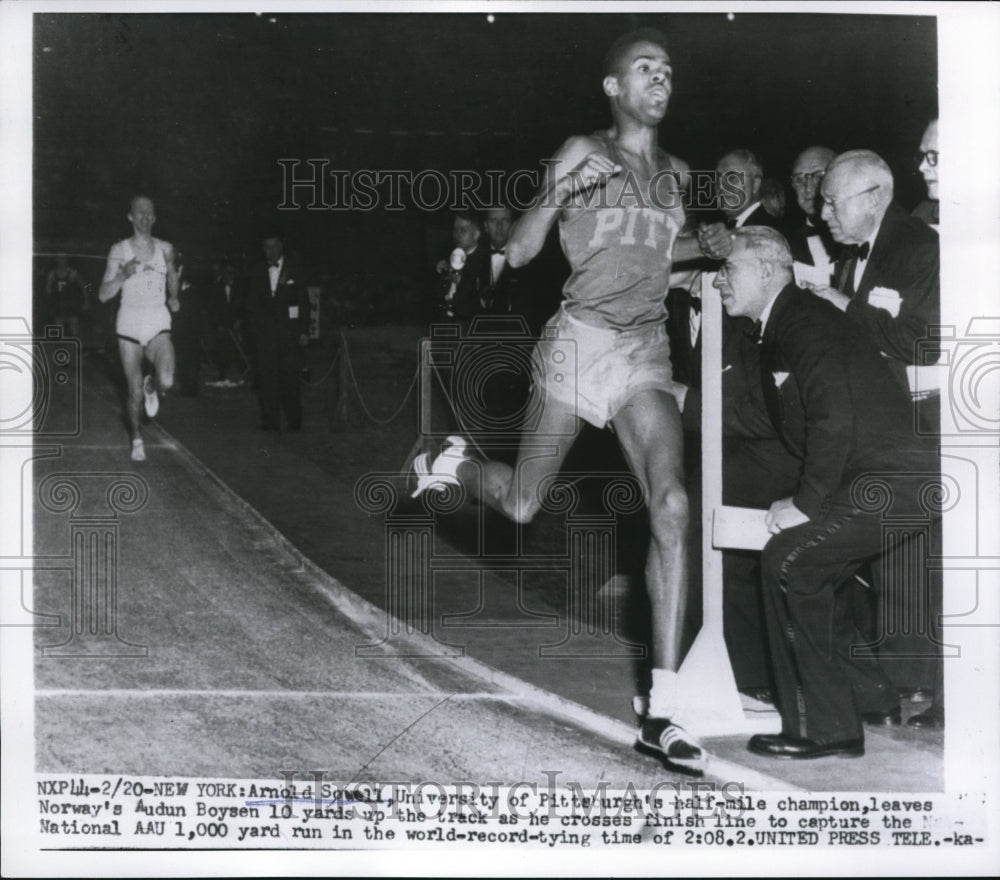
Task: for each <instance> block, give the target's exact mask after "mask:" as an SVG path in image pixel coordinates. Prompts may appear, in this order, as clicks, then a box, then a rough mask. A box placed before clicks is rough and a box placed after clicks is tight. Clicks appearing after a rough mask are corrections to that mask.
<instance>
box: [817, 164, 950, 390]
mask: <svg viewBox="0 0 1000 880" xmlns="http://www.w3.org/2000/svg"><path fill="white" fill-rule="evenodd" d="M892 196H893V180H892V172H891V171H890V170H889V166H888V165H886V163H885V162H884V161H882V159H881V158H879V156H877V155H876V154H875V153H873V152H871V151H870V150H852V151H850V152H847V153H841V154H840V155H839V156H837V157H836V158H835V159H834V160H833V161H832V162H831V163H830V165H829V166H828V167H827V169H826V175H825V176H824V178H823V182H822V184H821V185H820V197H821V199H822V203H823V208H822V212H821V217H822V219H823V220H824V221H825V222H826V224H827V225H828V226H829V227H830V233H831V234H832V235H833V237H834V239H835V240H836V241H838V242H840V243H841V244H843V245H846V246H847V247H846V248H845V249H844V250H845V252H844V254H843V256H842V257H841V258H840V259H839V260H838V262H837V264H836V267H835V270H834V278H835V283H834V285H833V287H819V286H811V287H810V289H811V290H812V291H813V293H815V294H816V295H817V296H820V297H822V298H823V299H825V300H827V301H828V302H831V303H833V305H835V306H836V307H837V308H839V309H840V310H841V311H844V312H846V313H847V315H848V316H849V317H850V318H851V319H852V320H854V321H855V322H856V323H857V324H858V325H859V326H861V327H863V328H864V329H865V330H866V331H867V334H868V337H869V338H870V339H871V340H872V341H873V342H874V343H875V345H876V346H877V347H878V349H879V351H881V352H882V353H883V355H885V356H886V357H887V358H888V359H889V365H890V367H892V371H893V374H894V375H895V377H896V379H897V381H898V382H899V383H900V384H901V385H902V387H903V388H905V389H907V390H909V382H908V380H907V376H906V367H907V365H909V364H913V363H915V362H916V357H917V342H918V341H920V340H923V339H926V338H927V335H928V328H929V327H930V326H931V325H935V324H938V323H939V322H940V266H941V260H940V248H939V244H938V235H937V233H936V232H935V231H934V230H933V229H930V228H928V226H927V225H926V224H925V223H922V222H921V221H919V220H916V219H915V218H913V217H911V216H910V215H909V214H907V213H906V211H904V210H903V209H902V208H901V207H899V206H898V205H896V204H894V203H893V201H892Z"/></svg>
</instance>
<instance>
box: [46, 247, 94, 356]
mask: <svg viewBox="0 0 1000 880" xmlns="http://www.w3.org/2000/svg"><path fill="white" fill-rule="evenodd" d="M45 301H46V306H47V310H46V311H47V315H46V319H47V320H50V321H52V322H53V323H56V324H61V325H62V327H63V330H64V331H65V334H66V336H68V337H71V338H73V339H77V338H79V336H80V316H81V315H82V314H83V312H84V311H85V310H86V308H87V290H86V287H85V285H84V283H83V279H82V278H81V277H80V273H79V272H77V271H76V269H74V268H73V267H72V266H71V265H70V264H69V260H67V259H66V255H65V254H59V256H57V257H56V264H55V266H53V267H52V268H51V269H50V270H49V274H48V275H47V276H46V278H45Z"/></svg>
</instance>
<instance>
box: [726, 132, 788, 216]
mask: <svg viewBox="0 0 1000 880" xmlns="http://www.w3.org/2000/svg"><path fill="white" fill-rule="evenodd" d="M715 174H716V180H717V181H718V192H717V204H718V208H719V210H720V211H721V212H722V213H723V214H724V215H725V218H726V225H727V226H728V227H729V228H730V229H736V228H739V227H740V226H748V225H750V224H753V225H755V226H773V227H775V228H776V229H777V228H779V226H780V221H779V220H778V219H777V218H775V217H773V216H772V215H771V214H769V213H768V211H767V209H766V208H765V207H764V205H763V204H762V203H761V185H762V183H763V180H764V168H763V166H762V165H761V164H760V160H759V159H758V158H757V157H756V156H755V155H754V154H753V153H751V152H750V150H746V149H739V150H730V151H729V152H728V153H726V154H725V155H724V156H723V157H722V158H721V159H719V161H718V164H717V165H716V166H715Z"/></svg>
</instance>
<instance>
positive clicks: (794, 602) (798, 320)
mask: <svg viewBox="0 0 1000 880" xmlns="http://www.w3.org/2000/svg"><path fill="white" fill-rule="evenodd" d="M733 236H734V240H733V249H732V252H731V254H730V255H729V258H728V259H727V260H726V262H725V263H724V264H723V266H722V269H721V270H720V271H719V273H718V275H717V277H716V281H715V286H716V287H717V288H718V290H719V291H720V293H721V296H722V304H723V306H724V308H725V309H726V312H727V313H728V314H730V315H732V316H738V315H744V316H746V317H749V318H751V319H753V320H755V321H756V322H757V327H758V330H759V333H760V360H761V380H762V385H763V391H764V398H765V403H766V404H767V409H768V413H769V415H770V418H771V420H772V422H773V424H774V427H775V429H776V430H777V432H778V433H779V435H780V436H781V438H782V440H783V441H784V443H785V444H786V446H787V447H788V449H789V450H790V451H791V452H792V453H793V454H794V455H795V456H796V457H798V458H799V460H800V461H801V462H802V472H801V477H800V479H799V483H798V486H797V488H796V490H795V491H794V492H793V494H792V495H791V496H789V497H787V498H782V499H779V500H777V501H775V502H774V503H773V504H772V505H771V508H770V510H769V511H768V513H767V517H766V524H767V528H768V531H769V532H770V533H771V535H772V537H771V539H770V540H769V541H768V543H767V544H766V546H765V547H764V550H763V554H762V557H761V571H762V581H763V593H764V606H765V615H766V620H767V630H768V643H769V646H770V649H771V659H772V663H773V667H774V676H775V685H776V688H777V694H776V696H777V706H778V709H779V711H780V713H781V719H782V732H781V733H780V734H778V735H758V736H755V737H753V738H752V739H751V740H750V743H749V746H748V747H749V749H750V750H751V751H753V752H756V753H758V754H762V755H767V756H770V757H777V758H818V757H823V756H826V755H845V756H857V755H861V754H864V736H863V732H862V722H863V721H866V720H871V721H872V722H873V723H884V719H885V718H886V717H887V716H897V715H898V709H899V703H898V696H897V694H896V693H895V688H893V687H892V686H891V685H890V684H889V682H888V680H887V679H886V678H885V676H884V674H882V673H881V672H880V670H879V669H878V667H877V665H875V664H873V663H872V662H871V660H869V659H864V660H861V659H860V658H857V657H855V656H853V654H852V650H851V648H852V646H853V645H856V644H858V643H859V641H860V640H859V639H858V637H857V633H856V631H855V630H854V627H853V625H852V622H851V619H850V617H849V615H847V614H846V613H845V611H844V605H843V603H838V602H837V600H836V594H837V590H838V588H839V587H840V585H841V584H843V583H844V582H845V581H846V580H847V579H848V578H850V577H851V575H852V574H853V573H854V572H855V571H857V570H858V569H859V568H860V567H861V566H862V565H864V564H865V563H866V562H868V561H870V560H871V559H873V558H875V557H877V556H878V555H880V554H881V553H882V550H883V534H882V531H883V530H882V516H883V514H884V513H885V512H886V511H887V510H888V511H889V512H891V513H892V514H893V515H899V514H906V515H921V516H927V515H929V514H927V512H926V511H925V510H924V509H923V507H922V502H923V501H924V499H926V498H927V497H928V495H927V492H926V490H927V488H928V484H929V483H932V482H933V481H934V480H935V479H936V477H935V474H936V471H937V465H936V461H935V458H934V450H933V448H930V447H924V446H923V445H918V444H917V443H916V442H915V441H914V437H913V433H912V428H911V425H910V418H909V412H910V406H909V401H908V398H907V395H906V394H904V393H903V391H902V389H900V388H899V387H898V386H897V385H896V384H895V383H894V382H893V381H892V378H891V375H890V372H889V367H888V364H887V361H886V359H885V358H883V357H882V355H881V354H880V353H879V350H878V348H876V347H875V346H874V345H872V344H871V343H870V342H869V341H868V340H867V339H865V338H864V337H860V338H859V336H858V333H857V328H856V325H855V324H854V322H853V321H852V320H851V319H850V318H849V317H847V316H845V315H844V314H842V313H841V312H839V311H837V310H836V309H834V308H832V307H831V306H830V305H829V304H827V303H825V302H822V301H821V300H820V299H818V298H814V297H809V296H805V295H803V293H802V291H800V290H799V289H798V288H797V287H796V285H795V283H794V280H793V274H792V255H791V251H790V249H789V246H788V243H787V241H786V240H785V239H784V238H783V237H782V236H781V235H780V234H779V233H777V232H775V231H774V230H772V229H767V228H764V227H745V228H743V229H739V230H735V231H734V233H733Z"/></svg>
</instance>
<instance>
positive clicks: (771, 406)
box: [760, 287, 794, 437]
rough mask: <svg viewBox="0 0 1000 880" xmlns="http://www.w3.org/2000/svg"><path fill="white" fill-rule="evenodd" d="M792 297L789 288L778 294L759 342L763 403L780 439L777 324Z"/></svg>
mask: <svg viewBox="0 0 1000 880" xmlns="http://www.w3.org/2000/svg"><path fill="white" fill-rule="evenodd" d="M793 296H794V290H793V289H792V288H791V287H786V288H785V289H784V290H783V291H782V292H781V293H779V294H778V298H777V299H776V300H775V301H774V306H772V308H771V314H770V316H769V317H768V319H767V325H766V326H765V327H764V336H763V338H762V339H761V341H760V384H761V389H762V390H763V392H764V403H765V405H766V406H767V414H768V416H770V418H771V424H772V425H774V430H775V431H776V432H777V433H778V436H780V437H784V435H785V426H784V422H785V419H784V413H783V407H782V405H781V392H780V391H779V390H778V385H777V383H776V382H775V380H774V374H775V372H776V371H777V369H778V367H779V366H780V364H779V360H778V350H777V339H776V336H777V326H778V322H779V321H780V320H781V317H782V313H783V312H784V311H785V309H786V308H787V307H788V305H789V303H790V301H791V298H792V297H793Z"/></svg>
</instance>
